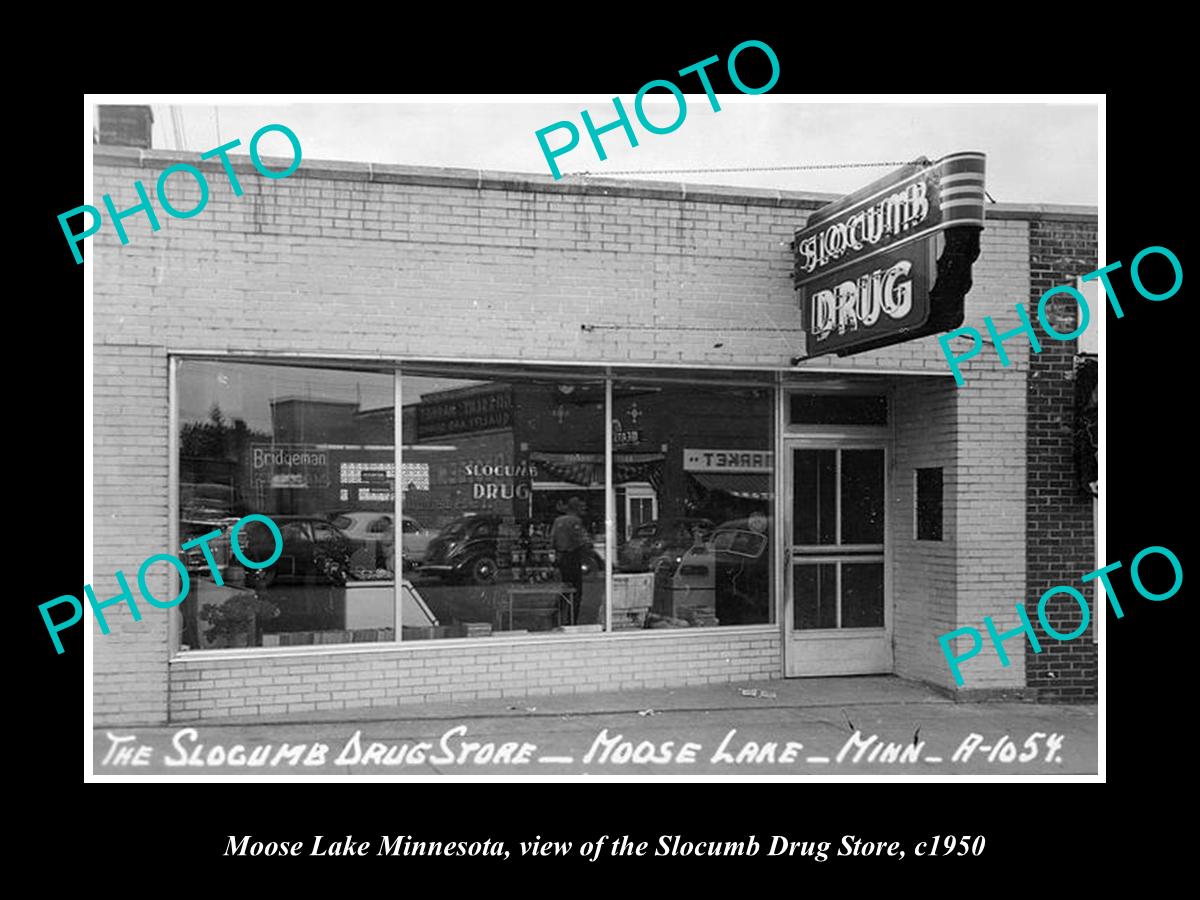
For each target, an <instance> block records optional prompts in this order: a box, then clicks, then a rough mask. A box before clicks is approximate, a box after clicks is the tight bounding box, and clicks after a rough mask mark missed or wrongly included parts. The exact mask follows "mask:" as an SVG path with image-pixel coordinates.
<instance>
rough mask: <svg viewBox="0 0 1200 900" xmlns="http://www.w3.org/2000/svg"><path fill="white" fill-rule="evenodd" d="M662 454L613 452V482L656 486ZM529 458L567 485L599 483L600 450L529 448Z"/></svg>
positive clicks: (659, 481) (601, 473)
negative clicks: (545, 450) (553, 450)
mask: <svg viewBox="0 0 1200 900" xmlns="http://www.w3.org/2000/svg"><path fill="white" fill-rule="evenodd" d="M665 458H666V457H665V456H664V455H663V454H662V453H614V454H613V482H614V483H616V484H625V483H627V482H630V481H646V482H649V483H650V484H652V485H654V487H655V489H658V488H659V486H660V485H661V484H662V464H663V460H664V459H665ZM529 461H530V462H531V463H534V464H535V465H536V466H537V467H538V468H539V469H541V470H542V471H543V472H544V473H545V474H547V475H551V476H553V477H554V478H557V479H558V480H559V481H568V482H570V483H571V484H580V485H586V486H591V485H601V486H602V485H603V484H604V454H603V453H543V452H540V451H536V450H535V451H533V452H531V453H530V454H529Z"/></svg>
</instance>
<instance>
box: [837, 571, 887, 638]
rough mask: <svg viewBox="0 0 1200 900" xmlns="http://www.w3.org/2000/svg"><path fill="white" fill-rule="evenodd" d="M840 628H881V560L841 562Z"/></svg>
mask: <svg viewBox="0 0 1200 900" xmlns="http://www.w3.org/2000/svg"><path fill="white" fill-rule="evenodd" d="M841 565H842V627H843V628H882V627H883V563H877V562H870V563H856V562H850V561H848V560H847V561H844V562H842V564H841Z"/></svg>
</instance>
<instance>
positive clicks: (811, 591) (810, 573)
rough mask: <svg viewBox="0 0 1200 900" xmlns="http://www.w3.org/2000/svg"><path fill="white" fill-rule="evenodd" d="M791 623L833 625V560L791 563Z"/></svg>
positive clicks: (802, 625) (801, 627)
mask: <svg viewBox="0 0 1200 900" xmlns="http://www.w3.org/2000/svg"><path fill="white" fill-rule="evenodd" d="M792 578H793V580H794V583H793V589H794V591H795V594H794V598H793V599H794V607H793V611H794V615H793V618H794V627H795V628H796V629H797V630H803V629H811V628H837V614H838V613H837V603H838V599H837V564H836V563H804V564H800V565H796V566H793V567H792Z"/></svg>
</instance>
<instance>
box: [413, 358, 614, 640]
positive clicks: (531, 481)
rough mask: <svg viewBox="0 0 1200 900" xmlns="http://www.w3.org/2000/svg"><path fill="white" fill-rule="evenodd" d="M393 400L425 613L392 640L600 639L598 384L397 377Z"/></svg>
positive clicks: (426, 374) (416, 372) (420, 373)
mask: <svg viewBox="0 0 1200 900" xmlns="http://www.w3.org/2000/svg"><path fill="white" fill-rule="evenodd" d="M451 374H452V375H455V376H456V375H457V374H458V373H457V372H454V373H451ZM401 396H402V398H403V399H402V402H403V405H404V415H403V419H402V423H403V426H402V427H403V447H402V450H401V458H402V470H403V484H402V490H403V491H404V495H403V508H404V513H405V518H406V520H407V519H408V518H409V517H411V519H412V522H413V523H414V528H415V529H416V530H415V531H414V533H413V534H412V537H411V540H412V552H411V553H408V552H406V553H405V565H406V567H407V577H408V579H409V581H410V582H411V584H412V585H413V587H414V588H415V590H416V591H417V592H418V593H419V594H420V596H421V597H422V598H423V600H424V602H425V604H426V606H427V608H428V610H429V612H430V617H429V619H428V620H427V621H416V622H410V621H409V619H408V618H407V617H406V618H405V619H404V621H403V626H402V638H403V639H404V640H419V639H429V638H452V637H481V636H486V635H492V634H501V633H503V634H509V635H511V634H536V633H563V632H578V631H583V632H588V631H602V630H603V629H604V624H605V615H606V610H605V590H604V586H605V581H604V546H605V534H604V523H605V489H604V486H605V439H604V408H605V387H604V382H603V381H600V380H594V381H580V380H553V379H543V380H533V379H522V378H511V379H506V380H503V381H499V380H473V379H467V378H462V377H447V376H445V375H442V374H440V373H436V374H435V373H434V372H433V371H432V370H421V369H419V368H415V367H409V366H405V367H404V369H403V377H402V379H401ZM408 540H409V536H408V535H406V536H405V541H406V543H407V542H408Z"/></svg>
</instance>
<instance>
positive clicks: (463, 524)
mask: <svg viewBox="0 0 1200 900" xmlns="http://www.w3.org/2000/svg"><path fill="white" fill-rule="evenodd" d="M502 525H506V526H508V530H509V532H510V534H509V535H508V536H506V537H503V538H502V535H501V531H502ZM514 527H515V523H513V521H512V520H511V519H509V520H502V519H501V518H500V517H499V516H494V515H486V514H485V515H473V516H463V517H461V518H458V519H455V520H454V521H453V522H451V523H450V524H448V525H447V526H446V527H445V528H443V529H442V531H441V533H440V534H438V536H437V537H435V538H434V539H433V540H432V541H430V542H429V546H428V548H427V549H426V550H425V559H424V561H423V562H422V563H421V564H420V566H419V567H418V569H417V571H418V572H419V573H421V574H422V575H435V576H437V577H439V578H441V579H443V580H444V581H468V582H474V583H475V584H490V583H491V582H494V581H496V580H497V579H499V578H500V577H501V576H502V575H503V574H504V573H506V572H509V571H510V570H511V567H512V565H513V551H514V549H518V548H520V547H521V546H522V544H521V542H520V541H519V540H517V539H516V538H515V537H514V536H513V535H512V534H511V532H512V531H513V529H514ZM524 543H525V544H526V545H527V549H532V547H533V544H534V543H535V541H534V540H533V539H526V540H525V541H524ZM524 552H525V551H521V553H524ZM603 569H604V562H603V560H602V559H601V557H600V556H599V555H598V554H597V553H596V552H595V550H594V549H589V551H588V552H587V553H585V554H584V559H583V574H584V576H585V577H588V576H593V575H596V574H597V573H600V572H602V571H603Z"/></svg>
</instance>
